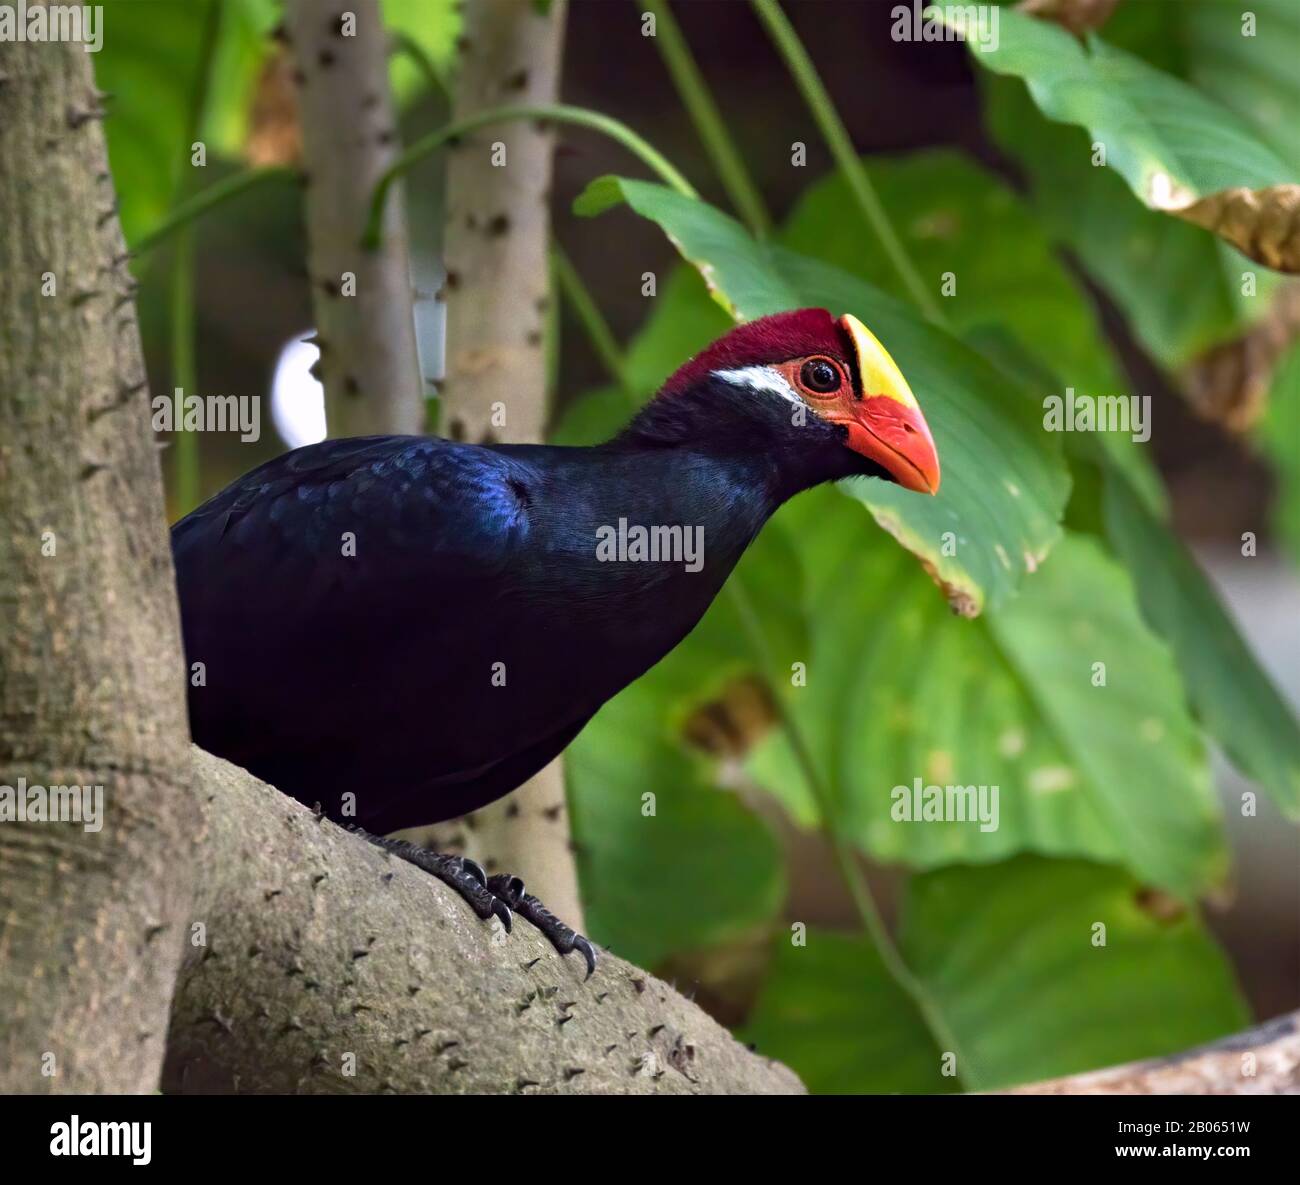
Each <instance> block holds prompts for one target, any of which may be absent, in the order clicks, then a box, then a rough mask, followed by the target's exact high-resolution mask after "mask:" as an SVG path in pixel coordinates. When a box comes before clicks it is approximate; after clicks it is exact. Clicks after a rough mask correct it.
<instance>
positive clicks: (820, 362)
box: [799, 358, 840, 395]
mask: <svg viewBox="0 0 1300 1185" xmlns="http://www.w3.org/2000/svg"><path fill="white" fill-rule="evenodd" d="M799 381H800V382H801V383H803V385H804V386H805V387H807V388H808V390H810V391H817V392H819V393H820V394H822V395H828V394H829V393H830V392H831V391H834V390H837V389H838V388H839V385H840V372H839V371H838V370H836V369H835V366H834V364H833V363H830V362H828V361H827V360H826V359H825V358H810V359H809V360H808V361H807V362H805V363H804V364H803V369H802V370H800V371H799Z"/></svg>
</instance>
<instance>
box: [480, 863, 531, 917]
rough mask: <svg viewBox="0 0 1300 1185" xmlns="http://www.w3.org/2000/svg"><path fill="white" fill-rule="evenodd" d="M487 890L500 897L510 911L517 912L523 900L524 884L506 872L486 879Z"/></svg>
mask: <svg viewBox="0 0 1300 1185" xmlns="http://www.w3.org/2000/svg"><path fill="white" fill-rule="evenodd" d="M487 890H488V892H489V893H494V894H495V895H496V896H498V897H500V898H501V900H502V901H504V902H505V903H506V904H507V905H508V906H510V908H511V909H513V910H515V911H516V912H518V910H519V907H520V905H521V904H522V902H523V900H524V882H523V881H522V880H521V879H520V878H519V877H517V876H511V875H510V874H509V873H508V872H498V873H497V874H496V875H495V876H491V877H489V878H488V882H487Z"/></svg>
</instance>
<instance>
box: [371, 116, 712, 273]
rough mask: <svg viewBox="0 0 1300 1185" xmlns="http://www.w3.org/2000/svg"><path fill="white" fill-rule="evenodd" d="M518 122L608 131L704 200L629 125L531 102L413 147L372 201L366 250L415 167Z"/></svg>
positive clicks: (683, 190) (447, 129) (451, 127)
mask: <svg viewBox="0 0 1300 1185" xmlns="http://www.w3.org/2000/svg"><path fill="white" fill-rule="evenodd" d="M517 119H541V120H553V121H554V122H555V123H569V124H576V125H577V126H579V127H585V128H591V129H592V130H594V131H597V132H603V133H604V134H605V135H606V136H609V137H610V138H611V139H614V140H617V141H618V143H620V144H622V145H623V147H624V148H626V149H627V150H628V151H629V152H631V153H632V154H633V155H634V156H637V157H638V158H640V160H641V161H642V162H643V163H644V164H646V165H647V166H648V167H649V168H650V169H651V170H652V171H653V172H655V173H656V174H658V176H659V177H660V178H662V179H663V181H665V182H666V183H667V184H668V185H670V186H672V188H673V189H675V190H676V191H677V192H678V193H680V194H684V195H685V196H686V197H698V196H699V195H698V194H697V193H696V192H695V189H694V187H693V186H692V185H691V183H690V182H689V181H687V180H686V178H685V177H683V176H682V175H681V173H679V172H678V171H677V170H676V169H675V168H674V167H673V166H672V164H671V163H670V162H669V161H668V159H667V158H666V157H664V156H662V155H661V154H660V153H659V152H658V151H657V150H656V149H655V148H653V147H652V146H651V145H650V144H649V143H648V142H647V141H646V140H644V139H643V138H642V137H641V136H639V135H637V133H636V132H634V131H633V130H632V129H631V128H630V127H628V126H627V124H625V123H620V122H619V121H618V120H617V119H611V118H610V117H609V116H608V115H602V114H601V113H600V112H599V111H588V110H587V109H586V108H585V107H570V106H569V105H567V104H565V103H531V104H519V105H508V106H505V107H493V108H492V109H491V110H488V111H480V112H477V113H476V114H474V115H469V116H466V117H465V118H464V119H459V120H455V121H453V122H452V123H449V124H446V125H445V126H444V127H441V128H438V130H437V131H434V132H430V133H429V134H428V135H427V136H424V137H422V138H421V139H419V140H417V141H416V142H415V143H414V144H412V145H411V146H410V148H408V149H407V150H406V151H405V152H403V153H402V155H401V156H399V157H398V158H397V160H395V161H394V162H393V163H392V164H391V165H390V166H389V167H388V169H387V170H385V172H384V175H383V176H382V177H380V179H379V183H378V184H377V185H376V186H375V193H374V197H373V198H372V199H371V202H370V217H369V219H368V220H367V222H366V231H365V235H364V236H363V237H362V240H361V245H362V246H363V247H365V248H367V249H368V250H374V249H375V248H376V247H378V246H379V243H380V240H381V238H382V237H383V217H384V203H385V202H386V201H387V198H388V191H389V190H390V189H392V187H393V185H394V184H395V183H396V182H397V180H398V178H400V177H401V176H402V174H403V173H405V172H406V171H407V170H408V169H410V168H411V166H412V165H414V164H416V163H417V162H418V161H421V160H423V159H424V158H425V157H426V156H428V155H429V154H430V153H431V152H436V151H437V150H438V149H439V148H441V147H442V146H443V145H444V144H446V143H447V141H448V140H452V139H455V137H457V136H464V135H466V134H468V133H469V132H472V131H475V130H476V129H478V128H481V127H485V126H487V125H488V124H493V123H507V122H509V121H511V120H517Z"/></svg>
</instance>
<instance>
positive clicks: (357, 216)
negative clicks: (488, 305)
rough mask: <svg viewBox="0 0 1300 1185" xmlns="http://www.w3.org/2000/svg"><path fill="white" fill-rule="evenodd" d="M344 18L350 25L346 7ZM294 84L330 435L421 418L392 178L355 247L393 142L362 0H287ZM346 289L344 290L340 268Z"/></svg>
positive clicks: (375, 43) (377, 21)
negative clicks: (349, 1)
mask: <svg viewBox="0 0 1300 1185" xmlns="http://www.w3.org/2000/svg"><path fill="white" fill-rule="evenodd" d="M349 14H350V15H351V16H352V17H354V18H355V35H354V36H348V35H346V33H347V32H349V31H351V26H350V25H349V24H348V23H347V20H346V18H347V16H348V15H349ZM285 20H286V28H287V35H288V37H289V42H290V46H291V49H292V53H293V58H294V63H295V67H296V74H295V76H296V78H297V81H298V85H299V95H298V108H299V113H300V119H301V123H302V159H303V170H304V173H305V180H306V186H307V188H306V216H307V238H308V243H309V251H308V270H309V274H310V277H311V291H312V307H313V309H314V311H315V314H316V332H317V339H318V345H319V346H320V351H321V358H320V374H321V380H322V382H323V383H324V384H325V415H326V422H327V424H328V426H329V433H330V435H331V436H366V435H370V434H374V433H387V432H394V433H410V432H422V431H423V430H424V427H425V425H424V392H423V387H422V385H421V382H420V367H419V357H418V354H417V351H416V344H415V320H414V313H413V311H412V296H411V277H410V270H409V267H408V264H407V251H408V244H407V235H406V215H405V212H404V207H403V203H402V196H401V193H400V191H399V190H397V189H395V190H394V192H393V193H392V194H391V195H390V197H389V200H388V203H387V205H386V207H385V212H384V221H383V242H382V244H381V246H380V247H379V248H377V249H376V250H374V251H365V250H363V249H362V248H361V247H360V245H359V244H360V239H361V233H362V231H363V229H364V228H365V224H366V216H367V214H368V213H369V210H370V199H371V195H372V194H373V192H374V189H375V185H376V184H377V183H378V181H379V178H380V176H381V175H382V174H383V172H384V170H385V169H386V168H388V166H389V165H390V164H392V163H393V161H394V160H395V159H396V157H397V153H398V151H399V149H400V147H401V145H400V142H399V140H398V136H397V124H396V120H395V118H394V114H393V106H392V98H391V96H390V94H389V89H388V58H387V40H386V38H385V35H384V29H383V23H382V18H381V12H380V7H379V5H378V4H377V3H375V2H374V0H366V2H365V3H361V4H353V5H351V6H349V5H344V4H339V3H335V2H333V0H289V2H288V3H287V4H286V6H285ZM349 273H350V274H351V275H352V276H354V277H355V285H356V291H355V295H352V296H349V295H347V291H348V281H347V278H346V277H347V276H348V274H349Z"/></svg>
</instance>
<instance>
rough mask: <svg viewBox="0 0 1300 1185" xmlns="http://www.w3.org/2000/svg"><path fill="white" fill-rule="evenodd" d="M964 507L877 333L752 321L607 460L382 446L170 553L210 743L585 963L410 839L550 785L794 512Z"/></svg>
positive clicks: (212, 502)
mask: <svg viewBox="0 0 1300 1185" xmlns="http://www.w3.org/2000/svg"><path fill="white" fill-rule="evenodd" d="M852 477H867V478H878V479H883V480H885V481H890V482H894V483H896V484H898V485H900V486H902V487H903V488H905V489H907V490H910V491H914V492H916V493H918V494H934V493H935V492H936V491H937V490H938V488H939V480H940V474H939V460H938V453H937V450H936V448H935V443H934V439H933V436H932V435H931V432H930V429H929V427H928V425H927V423H926V421H925V418H924V416H923V414H922V412H921V408H920V406H919V404H918V403H917V400H916V398H915V396H914V395H913V393H912V391H911V389H910V388H909V386H908V384H907V381H906V380H905V379H904V377H903V374H902V372H901V371H900V370H899V368H898V366H897V365H896V364H895V362H894V360H893V359H892V358H891V357H890V355H889V353H888V352H887V351H886V349H885V347H884V346H883V345H882V344H881V342H880V341H879V340H878V339H877V338H876V337H875V335H874V334H872V333H871V331H870V330H869V329H867V328H866V326H865V325H863V323H862V322H861V321H859V320H858V319H857V318H856V317H855V316H853V315H852V314H851V313H845V314H843V315H841V316H839V317H834V316H832V314H831V313H830V312H829V311H828V310H826V309H820V308H819V309H812V308H809V309H796V310H790V311H787V312H782V313H776V314H773V315H771V316H767V317H762V318H759V319H756V320H753V321H749V322H746V323H743V324H740V325H738V326H736V327H735V328H733V329H732V330H731V331H730V332H728V333H727V334H726V335H724V336H723V337H721V338H719V339H718V340H717V341H715V342H714V343H713V344H711V345H710V346H707V347H706V348H705V349H703V350H702V351H701V352H699V353H698V354H697V355H695V356H694V357H693V358H691V359H689V360H688V361H687V362H685V363H684V364H683V365H682V366H681V367H680V368H679V369H678V370H677V371H676V372H675V373H674V374H673V375H672V376H671V377H670V378H669V379H668V380H667V381H666V382H665V383H664V385H663V386H662V388H661V389H660V390H659V391H658V393H657V394H656V395H655V396H654V397H653V398H652V399H651V400H650V401H649V402H647V403H646V404H645V405H644V406H643V407H642V408H641V409H640V410H639V411H638V412H637V413H636V414H635V415H634V417H633V418H632V419H631V420H630V422H629V423H628V424H627V425H626V426H625V427H624V428H623V429H622V430H621V431H620V432H618V433H617V434H616V435H615V436H614V437H613V438H612V439H610V440H608V441H606V442H605V443H602V444H597V445H594V446H589V447H572V446H569V447H566V446H555V445H537V444H495V443H485V444H472V443H465V442H457V441H450V440H446V439H442V438H439V437H435V436H368V437H356V438H345V439H332V440H325V441H322V442H320V443H317V444H311V445H307V446H305V447H302V448H298V449H294V450H293V451H291V452H288V453H285V454H283V455H281V456H278V457H276V458H275V459H274V460H271V461H268V462H267V463H265V464H263V465H261V466H260V467H258V468H256V469H254V470H252V471H251V472H249V473H247V474H245V475H244V476H243V477H240V478H238V479H236V480H235V481H234V482H232V483H231V484H230V485H229V486H227V487H226V488H225V489H224V490H222V491H221V492H220V493H218V494H216V495H215V496H214V497H212V498H211V499H209V500H208V501H207V502H205V503H203V504H202V505H201V506H199V507H198V508H197V509H195V510H194V511H193V512H192V513H190V514H187V515H186V516H185V517H184V518H182V519H181V520H180V521H179V522H177V523H176V524H175V526H174V527H173V528H172V532H171V541H172V555H173V559H174V563H175V571H176V580H177V593H178V599H179V604H180V614H181V626H182V633H183V640H184V650H185V657H186V663H187V670H188V671H189V672H190V678H189V680H188V683H189V688H188V707H189V715H190V723H191V731H192V735H193V739H194V741H195V743H196V744H198V745H199V746H200V747H202V748H204V749H206V750H208V751H209V752H211V753H214V754H216V755H217V756H219V757H223V758H225V759H227V760H229V761H231V762H233V763H235V764H236V765H239V766H242V767H243V768H245V769H247V770H249V771H250V772H251V773H253V774H255V775H256V776H258V777H259V778H261V779H263V780H264V781H267V782H269V783H271V784H272V785H274V786H276V787H277V788H279V789H280V790H281V791H283V792H285V793H287V794H290V795H292V796H293V797H294V798H296V799H298V800H299V801H300V802H303V803H304V804H306V805H309V806H314V807H315V809H316V810H317V811H318V813H320V814H324V815H326V816H328V817H329V818H330V819H332V820H334V821H336V822H339V823H342V824H343V825H345V826H349V827H351V828H352V829H354V830H357V831H359V832H360V833H361V834H362V835H364V836H365V837H366V838H367V839H369V840H371V841H372V842H375V843H378V844H379V845H380V846H382V847H385V848H387V849H388V850H390V851H392V852H394V853H395V854H397V855H398V856H401V857H403V858H404V859H408V860H410V861H411V862H413V863H416V864H418V865H419V866H420V867H421V868H424V869H425V870H426V871H427V872H430V873H432V874H433V875H435V876H436V877H438V878H439V879H440V880H442V881H443V882H445V883H446V884H448V885H450V886H451V887H452V888H453V889H455V890H456V891H457V892H458V893H460V895H461V896H462V897H464V898H465V899H466V900H467V901H468V902H469V904H470V905H471V907H472V908H473V909H474V910H475V912H476V913H477V914H478V916H479V917H480V918H484V919H487V918H490V917H491V916H493V915H495V916H497V917H499V918H501V920H502V922H503V924H504V925H505V927H506V928H507V929H509V928H510V919H511V915H512V914H517V915H520V916H523V917H525V918H527V919H528V920H529V921H530V922H532V923H533V924H534V925H536V926H537V927H538V928H539V929H541V930H542V932H543V933H544V934H545V935H546V937H547V938H548V939H549V940H550V941H551V943H552V945H553V946H554V947H555V949H556V950H557V951H559V953H560V954H561V955H564V954H567V953H571V952H572V951H574V950H577V951H579V952H580V953H581V954H582V956H583V957H584V959H585V960H586V963H587V974H588V976H589V975H590V974H591V972H592V970H593V969H594V967H595V964H596V956H595V952H594V949H593V947H592V945H591V943H590V942H589V941H588V940H587V939H586V938H585V937H584V936H582V935H580V934H577V933H575V932H574V931H573V930H572V929H571V928H570V927H568V926H567V925H566V924H565V923H564V922H563V921H561V920H560V919H558V918H556V917H554V915H552V914H551V913H550V912H549V911H548V910H547V909H546V908H545V906H544V904H543V903H542V902H540V901H539V900H538V899H537V898H536V897H534V896H532V895H531V894H529V893H528V892H527V891H526V888H525V886H524V884H523V882H522V881H521V880H520V879H519V878H518V877H515V876H511V875H509V874H507V873H499V874H496V875H494V876H492V877H488V876H487V875H486V874H485V873H484V871H483V870H482V868H480V867H479V866H478V865H477V864H476V863H475V862H474V861H472V860H468V859H466V858H464V857H459V856H453V855H446V854H442V853H435V852H430V851H427V850H425V849H423V848H420V847H416V846H415V845H411V844H406V843H403V842H402V841H399V840H395V839H391V838H385V836H386V834H387V833H389V832H392V831H396V830H400V829H402V828H406V827H413V826H419V825H424V824H430V823H435V822H438V821H440V820H444V819H449V818H453V817H456V816H460V815H463V814H466V813H468V812H471V811H473V810H475V809H477V808H479V807H482V806H484V805H486V804H487V803H489V802H492V801H494V800H495V799H498V798H500V797H502V796H503V795H505V794H508V793H509V792H510V791H511V790H513V789H515V788H516V787H517V786H519V785H521V784H522V783H523V782H525V781H526V780H527V779H528V778H529V777H531V776H532V775H533V774H534V773H536V772H537V771H538V770H540V769H541V768H542V767H543V766H544V765H546V764H547V763H548V762H550V761H551V760H552V759H553V758H554V757H556V756H557V755H558V754H560V753H561V752H562V751H563V750H564V748H565V747H566V746H567V745H568V744H569V742H570V741H572V740H573V738H574V737H575V736H577V734H578V733H579V732H580V731H581V730H582V728H583V727H584V725H585V724H586V723H587V722H588V721H589V720H590V719H591V718H592V716H593V715H594V714H595V713H596V711H597V710H598V709H599V708H600V707H601V705H602V704H604V703H605V702H606V701H607V700H609V699H610V698H611V697H612V696H614V695H615V694H616V693H617V692H619V691H620V690H621V689H622V688H624V687H626V686H627V685H628V684H629V683H631V682H633V681H634V680H635V679H637V678H638V677H639V676H640V675H642V674H643V673H644V672H645V671H647V670H648V669H649V668H650V667H652V666H653V665H654V664H655V663H656V662H658V661H659V660H660V659H661V658H663V657H664V656H665V655H666V654H668V653H669V652H670V651H671V650H672V649H673V648H674V647H676V646H677V645H678V644H679V643H680V642H681V641H682V640H683V639H684V638H685V637H686V636H687V634H689V633H690V632H691V629H692V628H693V627H694V626H695V624H696V623H697V622H698V621H699V620H700V618H701V617H702V616H703V615H704V613H705V611H706V610H707V609H708V607H709V605H710V603H711V602H712V601H713V599H714V597H715V596H717V594H718V592H719V590H720V589H721V588H722V586H723V584H724V583H725V581H726V579H727V577H728V575H729V574H730V573H731V571H732V569H733V568H734V567H735V565H736V563H737V561H738V560H739V559H740V558H741V556H742V555H743V554H744V552H745V549H746V548H747V547H748V546H749V544H750V543H751V542H752V541H753V539H754V538H755V537H756V536H757V534H758V533H759V531H760V529H761V528H762V527H763V525H764V523H765V522H766V521H767V520H768V518H769V517H771V515H772V514H773V513H774V512H775V511H776V509H777V508H778V507H779V506H780V505H781V504H782V503H783V502H785V501H786V500H787V499H789V498H791V497H793V496H795V495H796V494H798V493H800V492H801V491H803V490H806V489H809V488H810V487H813V486H816V485H819V484H821V483H823V482H828V481H835V480H840V479H844V478H852Z"/></svg>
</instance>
